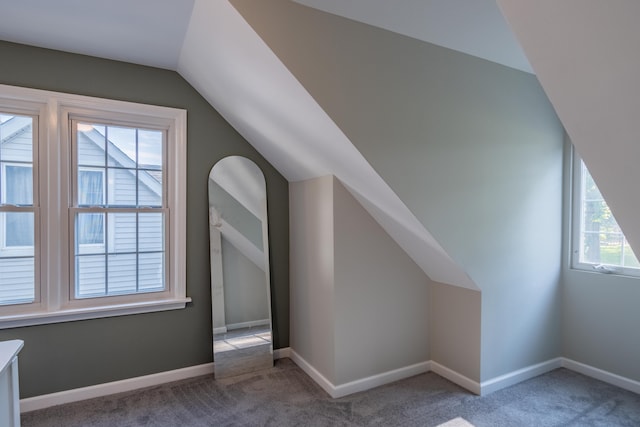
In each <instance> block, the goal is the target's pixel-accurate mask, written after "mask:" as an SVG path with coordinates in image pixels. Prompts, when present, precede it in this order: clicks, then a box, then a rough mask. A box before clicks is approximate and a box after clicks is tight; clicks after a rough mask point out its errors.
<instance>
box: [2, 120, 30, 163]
mask: <svg viewBox="0 0 640 427" xmlns="http://www.w3.org/2000/svg"><path fill="white" fill-rule="evenodd" d="M0 146H2V150H1V152H0V161H2V162H27V163H31V162H33V118H31V117H25V116H14V115H7V114H0Z"/></svg>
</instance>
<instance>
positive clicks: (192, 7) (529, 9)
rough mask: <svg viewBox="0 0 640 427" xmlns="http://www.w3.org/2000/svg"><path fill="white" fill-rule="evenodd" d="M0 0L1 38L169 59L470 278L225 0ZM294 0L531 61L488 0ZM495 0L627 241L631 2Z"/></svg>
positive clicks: (517, 62)
mask: <svg viewBox="0 0 640 427" xmlns="http://www.w3.org/2000/svg"><path fill="white" fill-rule="evenodd" d="M2 2H3V3H4V4H2V5H1V6H2V14H0V39H3V40H7V41H13V42H18V43H24V44H30V45H35V46H41V47H47V48H53V49H59V50H65V51H69V52H74V53H81V54H87V55H93V56H99V57H104V58H109V59H115V60H123V61H128V62H133V63H138V64H143V65H150V66H156V67H161V68H166V69H171V70H176V71H178V72H179V73H180V74H182V75H183V77H185V79H187V80H188V81H189V82H190V83H191V84H192V85H193V86H194V87H195V88H196V89H197V90H199V91H200V92H201V93H202V94H203V96H204V97H205V98H207V99H208V100H209V102H210V103H211V104H212V105H213V106H214V107H215V108H216V109H218V110H219V111H220V112H221V113H222V114H223V115H224V116H225V118H226V119H227V120H228V121H229V122H230V123H231V124H232V125H233V126H235V127H236V128H237V129H238V130H239V131H240V133H241V134H243V136H244V137H245V138H246V139H247V140H249V142H251V143H252V144H253V145H254V146H255V147H256V148H257V149H258V150H259V151H260V152H261V153H262V154H263V155H264V156H265V157H266V158H267V159H268V160H269V161H270V162H271V163H272V164H273V165H274V166H275V167H276V168H278V170H279V171H280V172H281V173H282V174H283V175H284V176H285V177H286V178H287V179H289V180H290V181H297V180H302V179H309V178H314V177H317V176H321V175H325V174H334V175H336V176H338V177H339V178H340V179H341V180H342V181H343V182H344V183H345V184H346V186H347V187H348V188H349V189H350V190H351V191H352V192H353V193H354V195H355V196H356V197H357V198H358V199H359V200H360V201H361V203H363V205H364V206H367V208H368V210H369V212H370V213H371V214H372V215H373V216H374V217H375V218H376V219H377V220H378V221H379V222H380V223H381V224H382V225H383V226H384V227H385V229H387V231H388V232H389V233H390V234H391V235H392V236H393V237H394V238H395V239H396V240H397V241H398V243H399V244H400V245H401V246H402V247H403V248H404V249H405V250H406V251H407V252H408V253H409V255H410V256H411V257H412V258H413V259H414V260H415V261H416V262H417V263H418V265H420V266H421V267H422V268H423V270H424V271H425V272H426V273H427V274H428V275H429V276H430V277H431V278H432V279H433V280H436V281H440V282H443V283H449V284H454V285H459V286H463V287H469V288H472V289H476V288H477V287H476V286H475V284H473V282H472V281H471V280H470V279H469V277H468V276H467V275H466V273H465V272H464V271H462V270H461V269H460V268H459V267H458V266H457V265H456V264H455V263H454V262H453V261H452V260H451V258H450V257H449V256H448V255H447V254H446V253H445V251H444V250H443V249H442V247H441V246H440V245H439V244H438V242H437V241H436V240H435V239H434V238H433V236H432V235H431V234H430V233H429V232H428V231H427V230H426V229H425V228H424V226H423V225H422V224H421V223H420V221H418V220H417V219H416V218H415V216H414V215H413V214H412V213H411V212H410V211H409V209H407V207H406V206H405V204H404V203H403V202H402V201H401V200H400V199H399V198H398V196H397V195H396V194H395V193H394V192H393V191H392V190H391V189H390V188H389V186H388V185H387V184H386V183H385V182H384V181H383V180H382V179H381V178H380V177H379V176H378V175H377V174H376V173H375V171H374V170H373V169H372V168H371V166H370V165H369V164H368V163H367V161H366V160H365V159H364V158H363V157H362V156H361V155H360V154H359V153H358V151H357V150H356V149H355V148H354V147H353V145H352V144H351V143H350V141H349V140H348V138H347V137H346V136H345V135H344V134H343V132H341V130H340V129H339V128H338V127H337V126H336V125H335V123H334V122H333V121H332V120H331V119H330V118H329V117H328V116H327V115H326V114H325V113H324V111H322V109H321V108H320V107H319V106H318V105H317V103H316V102H314V100H313V98H312V97H311V96H309V94H308V93H307V91H306V90H305V88H304V87H302V86H301V85H300V84H299V83H298V81H297V80H296V79H295V78H294V77H293V76H292V75H291V74H290V73H289V71H288V70H287V69H286V67H284V66H283V65H282V64H281V63H280V62H279V61H278V59H277V58H276V57H275V55H273V53H272V52H271V51H270V50H269V48H268V47H267V46H266V45H265V44H264V43H263V42H262V41H261V40H260V38H259V37H258V36H257V35H256V34H255V33H254V32H253V30H252V29H251V28H250V27H249V26H248V25H247V24H246V22H245V21H244V20H243V19H242V17H241V16H240V15H239V14H238V13H237V11H236V10H235V9H234V8H233V7H232V6H231V5H230V3H229V2H228V1H227V0H135V1H132V0H112V1H110V2H102V1H99V0H85V1H81V0H58V1H56V2H51V1H48V0H22V1H20V2H15V1H9V0H2ZM297 2H298V3H300V4H305V5H308V6H311V7H315V8H318V9H321V10H324V11H327V12H330V13H333V14H338V15H341V16H344V17H347V18H350V19H353V20H358V21H361V22H364V23H368V24H371V25H375V26H379V27H382V28H385V29H387V30H390V31H394V32H397V33H400V34H404V35H408V36H410V37H413V38H416V39H420V40H425V41H429V42H432V43H434V44H439V45H442V46H445V47H448V48H451V49H455V50H459V51H462V52H465V53H469V54H471V55H476V56H480V57H483V58H486V59H489V60H491V61H494V62H497V63H501V64H504V65H507V66H509V67H513V68H516V69H520V70H524V71H531V68H530V65H529V63H528V61H527V59H526V58H525V56H524V55H523V54H522V51H521V50H520V48H519V46H518V43H516V42H515V41H514V38H513V35H512V33H511V32H510V31H508V30H507V27H506V25H505V22H504V20H503V18H502V16H501V15H500V13H499V12H498V8H497V5H496V3H495V2H494V0H402V1H395V2H388V1H383V0H351V1H349V2H344V1H338V0H297ZM498 3H499V4H500V6H501V7H502V9H503V11H504V12H505V14H506V16H507V17H508V18H509V21H510V25H511V26H512V27H513V28H514V29H515V32H516V34H517V35H518V38H519V40H520V42H521V43H522V44H523V45H524V46H525V48H526V51H527V56H528V57H529V59H530V61H531V63H532V64H533V70H535V72H536V73H537V75H538V76H539V78H540V81H541V82H542V84H543V86H544V87H545V90H546V91H547V93H548V94H549V97H550V98H551V101H552V103H553V104H554V106H555V108H556V109H557V110H558V113H559V115H560V118H561V119H562V121H563V123H564V124H565V126H566V128H567V130H568V131H569V135H570V136H571V137H572V139H573V142H574V143H575V144H576V145H577V146H578V149H579V151H580V153H581V154H582V156H583V157H584V158H585V160H586V162H587V164H588V165H589V168H590V170H591V172H592V174H593V175H594V177H595V178H596V180H597V181H598V184H599V185H600V187H601V189H602V192H603V194H605V196H606V197H607V200H610V204H611V205H612V208H613V209H614V213H615V214H616V217H617V218H618V221H619V222H620V224H621V225H622V226H623V228H624V230H625V233H627V235H628V237H629V239H630V241H631V242H632V244H633V243H635V246H638V245H639V244H640V242H639V240H640V226H635V224H634V222H635V221H634V219H633V216H634V213H635V212H637V211H638V209H640V200H638V199H639V197H637V196H632V195H634V194H635V193H634V192H633V188H631V186H632V185H633V183H634V182H636V179H637V178H639V177H636V176H635V175H636V174H640V173H636V172H631V171H632V170H633V169H634V168H633V166H635V165H634V159H635V158H637V155H638V154H640V148H639V147H640V145H639V144H637V143H635V139H634V138H635V137H636V135H638V134H639V132H638V129H636V126H637V125H636V123H638V120H636V118H635V116H634V112H637V111H638V110H639V108H638V103H639V102H640V101H638V100H639V99H640V97H638V96H637V94H636V92H637V90H636V89H635V88H637V87H638V85H637V84H635V83H636V82H635V81H634V80H635V76H637V75H638V73H637V71H638V68H640V67H639V65H638V60H637V55H635V54H634V53H635V50H636V47H637V46H638V41H639V40H638V32H637V31H635V30H634V28H633V25H634V19H633V18H634V17H637V16H640V12H639V10H638V8H639V7H640V6H639V5H638V4H634V3H633V2H625V3H624V4H623V3H621V2H616V3H615V7H611V6H610V5H609V3H607V4H606V5H605V4H604V3H602V2H600V1H597V0H590V1H582V0H580V1H579V0H569V1H567V2H560V3H559V4H557V2H554V1H551V0H543V1H540V2H527V1H525V0H498ZM625 8H626V9H625ZM614 28H615V29H616V30H615V31H613V30H612V29H614ZM461 29H462V30H461ZM612 46H614V47H615V48H613V49H612V48H611V47H612ZM630 57H632V58H633V57H635V58H636V59H633V60H631V59H630ZM585 89H588V90H585ZM612 135H615V138H612ZM602 141H607V149H606V150H601V149H600V148H599V147H602ZM634 227H635V228H638V230H635V229H634Z"/></svg>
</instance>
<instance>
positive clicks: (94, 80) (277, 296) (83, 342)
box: [0, 42, 289, 398]
mask: <svg viewBox="0 0 640 427" xmlns="http://www.w3.org/2000/svg"><path fill="white" fill-rule="evenodd" d="M0 58H2V66H1V67H0V83H3V84H11V85H16V86H28V87H34V88H39V89H46V90H54V91H60V92H69V93H76V94H82V95H90V96H98V97H104V98H112V99H120V100H126V101H133V102H143V103H149V104H157V105H165V106H170V107H177V108H184V109H186V110H187V111H188V113H187V116H188V117H187V119H188V129H187V132H188V152H187V165H188V167H187V168H188V172H187V188H188V195H187V295H188V296H190V297H192V298H193V303H191V304H189V306H188V307H187V308H186V309H184V310H174V311H168V312H160V313H150V314H141V315H134V316H121V317H114V318H106V319H96V320H87V321H78V322H69V323H61V324H54V325H43V326H33V327H25V328H16V329H9V330H0V340H5V339H13V338H19V339H23V340H25V348H24V350H23V351H22V353H21V357H20V387H21V390H20V391H21V395H22V397H23V398H24V397H30V396H35V395H41V394H46V393H52V392H56V391H60V390H66V389H72V388H77V387H83V386H88V385H92V384H98V383H104V382H108V381H115V380H120V379H124V378H130V377H135V376H140V375H146V374H152V373H156V372H161V371H166V370H171V369H177V368H182V367H187V366H193V365H198V364H202V363H208V362H211V361H212V348H211V347H212V346H211V342H212V327H211V297H210V271H209V241H208V232H207V230H208V211H207V210H208V205H207V195H208V194H207V182H208V177H209V171H210V170H211V167H212V166H213V165H214V164H215V163H216V162H217V161H218V160H220V159H221V158H223V157H226V156H229V155H242V156H245V157H248V158H250V159H252V160H253V161H254V162H256V164H258V166H259V167H260V169H262V171H263V172H264V174H265V177H266V181H267V193H268V204H269V212H270V214H271V218H270V223H269V236H270V249H271V287H272V295H273V297H272V306H273V321H274V335H275V337H274V338H275V343H274V344H275V345H274V347H275V348H282V347H287V346H288V345H289V339H288V336H289V288H288V286H289V261H288V258H289V248H288V245H289V237H288V216H289V213H288V184H287V182H286V180H285V179H284V178H283V177H282V176H281V175H280V174H279V173H278V172H277V171H275V169H274V168H273V167H271V166H270V165H269V164H268V163H267V162H266V161H265V160H264V159H263V158H262V157H261V156H260V155H259V154H258V153H257V152H256V151H255V150H254V149H253V148H252V147H251V146H250V145H249V144H248V143H247V142H246V141H245V140H244V139H243V138H242V137H240V136H239V135H238V134H237V133H236V132H235V131H234V129H233V128H231V126H229V125H228V124H227V123H226V122H225V120H224V119H222V117H220V116H219V115H218V113H217V112H216V111H215V110H214V109H213V108H211V106H210V105H209V104H207V103H206V101H205V100H204V99H203V98H202V97H201V96H200V95H199V94H198V93H197V92H195V91H194V90H193V88H192V87H191V86H190V85H189V84H187V83H186V82H185V81H184V80H183V79H182V78H181V77H180V76H179V75H178V74H177V73H175V72H172V71H166V70H160V69H154V68H149V67H143V66H137V65H132V64H127V63H122V62H115V61H108V60H102V59H97V58H92V57H87V56H82V55H74V54H68V53H62V52H57V51H52V50H46V49H38V48H32V47H27V46H22V45H16V44H12V43H6V42H0Z"/></svg>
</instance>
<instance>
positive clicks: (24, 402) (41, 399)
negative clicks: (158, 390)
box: [20, 363, 213, 412]
mask: <svg viewBox="0 0 640 427" xmlns="http://www.w3.org/2000/svg"><path fill="white" fill-rule="evenodd" d="M209 374H213V363H205V364H203V365H197V366H189V367H188V368H182V369H175V370H172V371H166V372H159V373H157V374H151V375H145V376H142V377H135V378H128V379H126V380H120V381H113V382H109V383H104V384H97V385H92V386H89V387H82V388H75V389H72V390H65V391H61V392H58V393H51V394H44V395H42V396H35V397H28V398H26V399H21V400H20V412H30V411H35V410H38V409H44V408H48V407H51V406H56V405H62V404H64V403H71V402H77V401H80V400H86V399H93V398H95V397H102V396H107V395H110V394H115V393H122V392H125V391H131V390H136V389H140V388H144V387H151V386H156V385H160V384H164V383H168V382H171V381H178V380H183V379H187V378H192V377H198V376H200V375H209Z"/></svg>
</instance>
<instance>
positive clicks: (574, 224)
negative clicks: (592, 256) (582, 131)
mask: <svg viewBox="0 0 640 427" xmlns="http://www.w3.org/2000/svg"><path fill="white" fill-rule="evenodd" d="M571 156H572V159H571V193H572V198H571V256H570V262H571V268H572V269H574V270H582V271H590V272H594V273H602V274H615V275H622V276H631V277H640V268H633V267H623V266H617V265H609V264H595V263H589V262H581V261H580V250H581V238H582V233H581V229H580V228H581V220H582V192H583V188H582V164H583V162H582V159H581V158H580V156H579V155H578V153H577V152H576V150H575V149H574V148H573V147H572V149H571ZM622 238H623V239H624V241H626V237H624V234H623V236H622Z"/></svg>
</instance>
